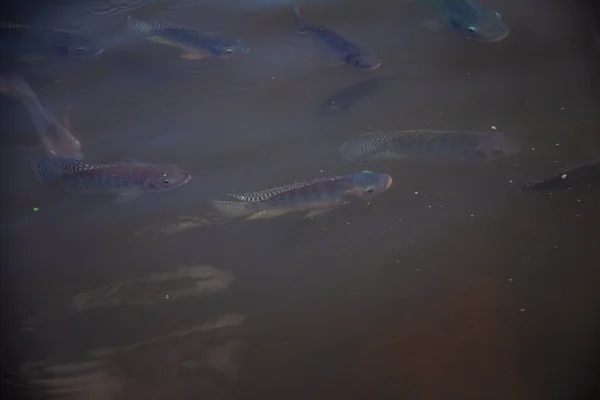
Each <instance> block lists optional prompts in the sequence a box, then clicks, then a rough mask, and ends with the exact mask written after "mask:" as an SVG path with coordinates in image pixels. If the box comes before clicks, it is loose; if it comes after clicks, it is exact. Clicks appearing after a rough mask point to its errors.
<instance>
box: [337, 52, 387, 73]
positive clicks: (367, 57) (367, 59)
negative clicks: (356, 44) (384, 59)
mask: <svg viewBox="0 0 600 400" xmlns="http://www.w3.org/2000/svg"><path fill="white" fill-rule="evenodd" d="M344 61H345V62H346V63H347V64H348V65H351V66H353V67H357V68H363V69H369V70H373V69H377V68H379V66H380V65H381V61H379V58H377V57H376V56H375V55H374V54H371V53H368V52H363V51H361V52H354V53H348V54H346V55H345V56H344Z"/></svg>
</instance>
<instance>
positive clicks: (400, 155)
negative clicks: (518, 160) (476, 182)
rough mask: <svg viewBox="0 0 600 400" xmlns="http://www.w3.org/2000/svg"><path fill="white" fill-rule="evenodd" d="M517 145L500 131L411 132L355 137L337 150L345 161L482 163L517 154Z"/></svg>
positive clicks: (379, 133)
mask: <svg viewBox="0 0 600 400" xmlns="http://www.w3.org/2000/svg"><path fill="white" fill-rule="evenodd" d="M520 150H521V146H520V144H519V142H518V141H517V140H516V139H514V138H511V137H510V136H508V135H505V134H504V133H502V132H495V131H494V132H458V131H427V130H411V131H397V132H374V133H367V134H363V135H359V136H358V137H357V138H355V139H352V140H349V141H347V142H346V143H344V144H342V146H341V147H340V152H341V153H342V155H343V156H344V158H346V159H347V160H349V161H358V160H365V159H400V160H417V161H424V162H433V163H437V162H465V163H473V162H486V161H493V160H496V159H501V158H505V157H509V156H512V155H514V154H517V153H518V152H519V151H520Z"/></svg>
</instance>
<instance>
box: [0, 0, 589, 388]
mask: <svg viewBox="0 0 600 400" xmlns="http://www.w3.org/2000/svg"><path fill="white" fill-rule="evenodd" d="M481 1H482V3H485V4H488V5H490V6H493V7H494V8H495V9H497V10H498V11H500V12H501V13H502V15H503V18H504V20H505V21H506V23H507V24H508V26H509V27H510V30H511V33H510V35H509V36H508V38H507V39H505V40H503V41H501V42H499V43H494V44H485V45H479V44H474V43H471V42H469V41H467V40H464V39H463V38H461V37H459V36H457V35H456V34H455V33H454V32H450V31H445V30H438V31H435V30H434V31H432V30H429V29H427V28H425V27H423V26H421V22H423V21H424V20H425V19H426V18H427V15H426V14H425V13H424V12H423V10H422V9H419V8H418V7H414V6H413V5H410V4H408V2H405V1H384V0H377V1H375V0H371V1H363V0H354V1H349V0H348V1H310V0H306V1H295V2H292V1H283V0H280V1H276V0H271V1H266V0H265V1H260V0H248V1H241V0H223V1H220V2H217V1H203V0H197V1H191V0H172V1H150V0H148V1H142V0H138V1H134V0H129V1H127V0H122V1H107V0H89V1H86V2H75V1H63V2H60V6H58V5H57V6H55V7H50V6H48V5H47V4H46V3H44V4H46V5H45V6H44V7H43V8H32V9H29V12H26V13H22V14H21V18H22V21H23V22H29V23H39V24H43V25H51V26H69V27H72V28H74V29H76V30H77V31H78V32H79V33H80V34H81V35H84V36H88V37H94V38H96V39H97V40H99V41H101V42H102V43H103V45H104V47H105V51H104V53H103V54H101V55H99V56H96V57H94V58H90V59H81V60H69V61H60V60H43V61H37V62H30V63H22V64H19V68H20V73H21V74H22V75H23V76H24V77H25V78H26V79H27V81H28V82H29V83H30V85H31V86H32V87H33V88H34V90H35V91H36V92H37V93H38V95H39V97H40V98H41V99H42V101H43V102H44V104H47V105H48V107H49V108H51V109H53V110H60V109H61V107H64V106H67V105H74V108H73V111H72V120H73V122H72V128H73V133H74V134H75V135H77V137H78V138H79V140H80V141H81V142H82V144H83V150H84V152H85V154H86V158H88V159H89V160H91V161H95V162H102V161H106V160H115V159H119V160H127V159H129V158H134V159H139V160H143V161H148V162H156V163H174V164H177V165H179V166H180V167H182V168H184V169H186V170H187V171H189V172H190V173H191V174H192V176H193V179H192V181H191V182H190V183H189V184H188V185H186V186H184V187H182V188H179V189H177V190H174V191H172V192H168V193H160V194H156V195H147V196H144V197H142V198H140V199H138V200H136V201H134V202H132V203H127V204H121V205H114V204H111V203H110V200H109V199H107V198H105V197H94V196H78V195H75V194H71V193H67V192H64V191H63V190H60V189H59V188H53V187H48V186H43V185H40V184H39V183H38V182H37V181H36V180H35V179H34V177H33V174H32V173H31V169H30V168H29V166H28V163H29V162H30V161H31V160H32V159H33V158H34V157H36V155H39V154H40V149H39V147H36V146H37V143H36V140H35V139H36V135H35V133H34V128H33V125H32V124H31V123H30V121H29V119H28V116H27V114H26V112H25V111H24V110H22V109H21V108H20V107H19V104H18V103H17V102H15V101H14V100H13V99H11V98H8V97H5V96H3V97H2V99H1V101H2V110H3V118H2V126H1V130H2V135H3V145H2V150H3V156H4V157H3V178H4V179H3V183H2V196H3V199H2V200H3V204H4V205H5V206H4V207H3V210H2V225H1V234H2V243H3V245H4V247H3V253H2V281H1V282H2V286H1V287H2V305H3V307H2V308H3V313H2V315H3V324H2V326H3V341H2V347H3V348H2V351H3V354H4V355H5V356H3V361H4V363H5V366H4V367H5V368H6V369H7V370H10V371H12V372H20V373H21V376H23V377H24V378H29V379H31V380H32V381H30V382H29V383H28V384H29V385H30V386H31V387H41V388H42V389H40V390H42V393H43V394H41V395H40V398H45V397H46V396H47V394H48V393H49V392H50V391H52V390H54V391H55V392H56V391H58V392H60V394H63V395H65V396H71V397H66V398H72V399H138V398H139V399H174V400H175V399H197V398H205V399H255V398H256V399H270V398H273V399H309V398H310V399H321V398H322V399H338V398H340V399H342V398H343V399H363V398H369V399H399V398H403V399H404V398H405V399H461V400H463V399H576V398H586V397H585V396H586V395H587V393H588V392H589V391H590V390H591V387H592V385H593V383H594V380H595V379H596V378H597V376H598V371H599V370H600V368H598V367H597V366H596V364H595V362H596V361H597V358H598V356H599V350H598V337H599V336H598V332H599V331H598V329H599V328H598V312H599V311H600V302H599V300H598V297H597V292H598V291H597V288H598V285H599V284H600V273H598V266H599V265H600V261H599V260H600V257H599V252H600V227H599V225H598V221H599V218H600V211H599V209H598V199H599V197H598V195H599V193H598V192H597V191H596V192H591V191H590V192H584V193H568V192H567V193H559V194H554V195H549V194H544V193H541V194H531V193H525V192H523V191H521V189H520V185H522V184H524V183H526V182H529V181H531V180H537V179H541V178H544V177H546V176H551V175H554V174H556V173H557V172H559V171H560V169H561V168H563V167H566V166H575V165H578V164H581V163H582V162H586V161H590V160H594V159H598V153H599V150H600V143H599V141H598V140H599V136H598V132H599V129H600V126H599V125H600V117H599V116H598V98H597V97H595V95H596V94H595V92H594V90H593V86H592V82H593V80H594V73H595V70H594V68H597V66H596V65H597V64H596V65H595V64H594V59H593V55H592V50H591V48H590V46H589V43H590V41H589V38H590V29H591V26H590V25H589V24H588V19H587V18H586V16H588V15H589V10H586V9H583V8H578V7H575V6H574V5H572V4H571V2H569V1H558V0H555V1H545V2H542V1H534V0H522V1H503V0H488V1H483V0H481ZM295 3H299V4H300V5H301V6H302V10H303V13H304V14H305V16H306V17H307V18H311V19H314V20H317V21H320V22H322V23H323V24H326V25H327V26H330V27H332V28H334V29H335V30H337V31H338V32H340V33H342V34H344V35H345V36H347V37H349V38H351V39H353V40H356V41H358V42H360V43H362V44H365V45H368V47H369V48H370V49H372V51H373V52H374V53H376V54H377V55H378V56H379V57H380V58H381V60H382V66H381V67H380V68H379V69H377V70H375V71H362V70H356V69H352V68H349V67H347V66H345V65H342V64H339V63H337V62H336V61H335V59H332V57H330V56H328V54H327V53H326V52H321V51H319V50H318V49H319V48H318V47H317V46H315V44H314V43H313V42H311V41H310V40H309V39H307V38H306V37H302V36H298V35H296V33H295V32H294V29H293V26H292V15H291V5H292V4H295ZM33 10H35V11H33ZM130 14H131V15H134V16H136V17H138V18H142V19H157V20H165V21H168V22H172V23H175V24H179V25H188V26H193V27H199V28H201V29H204V30H208V31H215V32H218V33H223V34H228V35H231V36H235V37H239V38H241V39H242V40H244V42H245V43H247V44H248V45H249V46H250V48H251V51H250V53H249V54H248V55H247V56H245V57H243V58H235V59H228V60H216V59H207V60H199V61H188V60H183V59H181V58H179V51H178V50H176V49H172V48H169V47H166V46H161V45H157V44H153V43H150V42H147V41H144V40H138V39H132V38H131V35H130V34H128V33H127V32H126V31H124V29H123V26H124V22H125V19H126V17H127V15H130ZM393 74H398V75H400V76H403V77H404V79H401V80H400V81H399V82H397V83H394V84H393V85H392V84H390V85H388V86H384V87H382V88H380V89H379V90H378V91H377V92H375V93H373V94H372V95H369V96H368V97H366V98H365V99H363V100H361V101H360V102H358V103H356V104H355V105H353V107H352V108H351V109H350V110H348V111H347V112H344V113H340V114H338V115H335V116H331V117H323V116H319V115H317V113H316V111H317V108H318V106H319V105H320V104H321V102H322V101H324V100H325V99H326V98H327V97H328V96H330V95H331V94H332V93H334V92H337V91H339V90H342V89H344V88H345V87H347V86H349V85H351V84H353V83H356V82H358V81H360V80H362V79H365V78H368V77H373V76H388V75H393ZM492 126H494V127H496V128H497V129H498V130H500V131H503V132H506V133H508V134H510V135H512V136H514V137H515V138H518V139H519V140H520V141H521V143H522V145H523V150H522V151H521V152H520V153H519V154H518V155H516V156H515V157H512V158H510V159H508V160H501V161H497V162H494V163H488V164H480V165H453V166H440V165H421V164H418V163H411V162H394V161H372V162H367V163H363V164H360V165H354V164H349V163H347V162H345V161H344V160H343V159H342V158H341V157H340V156H339V154H338V153H337V149H338V147H339V145H340V144H341V143H343V142H344V141H345V140H347V139H349V138H351V137H353V136H355V135H356V134H359V133H364V132H367V131H371V130H375V129H383V130H404V129H421V128H422V129H448V130H490V129H491V127H492ZM362 169H370V170H373V171H377V172H385V173H388V174H390V175H391V176H392V177H393V179H394V184H393V185H392V187H391V188H390V189H389V190H388V191H387V192H386V193H385V194H383V195H381V196H380V197H377V198H375V199H373V201H371V202H370V203H369V204H360V203H357V204H351V205H348V206H346V207H343V208H340V209H339V210H336V211H335V212H332V213H329V214H325V215H323V216H320V217H318V218H314V219H308V220H303V219H302V217H301V216H294V215H291V216H289V217H282V218H278V219H273V220H269V221H254V222H233V223H222V222H221V221H219V220H217V218H215V215H214V211H213V210H212V209H211V207H210V203H209V201H210V199H212V198H215V197H219V196H222V195H223V194H224V193H226V192H236V191H237V192H241V191H247V190H258V189H264V188H269V187H274V186H279V185H283V184H286V183H290V182H293V181H296V180H306V179H312V178H316V177H320V176H330V175H331V176H333V175H337V174H345V173H351V172H356V171H359V170H362ZM34 207H39V210H38V211H33V208H34ZM66 364H75V366H74V367H73V366H71V368H65V367H64V365H66ZM32 365H33V367H31V366H32ZM58 366H62V367H61V368H59V367H58ZM23 367H25V370H24V371H23V370H21V369H20V368H23ZM34 378H38V379H46V380H44V381H43V382H41V381H36V382H33V379H34ZM50 378H52V379H50ZM51 388H53V389H51ZM590 398H592V397H590Z"/></svg>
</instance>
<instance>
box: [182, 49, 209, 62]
mask: <svg viewBox="0 0 600 400" xmlns="http://www.w3.org/2000/svg"><path fill="white" fill-rule="evenodd" d="M180 57H181V58H184V59H186V60H201V59H203V58H207V57H210V54H209V53H207V52H203V51H199V50H189V51H187V53H184V54H182V55H181V56H180Z"/></svg>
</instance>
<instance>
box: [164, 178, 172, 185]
mask: <svg viewBox="0 0 600 400" xmlns="http://www.w3.org/2000/svg"><path fill="white" fill-rule="evenodd" d="M163 182H164V183H165V185H168V184H169V183H171V180H170V179H169V178H165V179H163Z"/></svg>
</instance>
